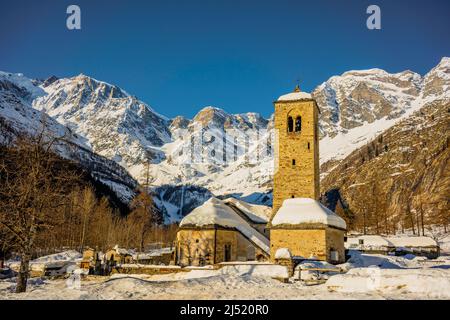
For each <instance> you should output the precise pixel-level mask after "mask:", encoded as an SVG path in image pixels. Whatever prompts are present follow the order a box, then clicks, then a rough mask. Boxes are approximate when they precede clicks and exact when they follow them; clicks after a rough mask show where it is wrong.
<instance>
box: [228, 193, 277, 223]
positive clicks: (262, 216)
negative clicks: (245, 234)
mask: <svg viewBox="0 0 450 320" xmlns="http://www.w3.org/2000/svg"><path fill="white" fill-rule="evenodd" d="M224 202H225V203H231V204H233V205H235V206H236V208H238V209H239V210H241V211H242V212H243V213H244V214H245V215H246V216H247V217H248V218H249V219H250V220H252V221H253V222H256V223H267V222H268V221H269V217H270V215H271V213H272V209H271V208H270V207H268V206H263V205H258V204H250V203H247V202H245V201H242V200H238V199H236V198H233V197H229V198H226V199H225V200H224Z"/></svg>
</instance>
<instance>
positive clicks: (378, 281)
mask: <svg viewBox="0 0 450 320" xmlns="http://www.w3.org/2000/svg"><path fill="white" fill-rule="evenodd" d="M319 264H323V267H324V268H327V269H328V268H329V267H330V266H328V265H327V264H326V263H319V262H316V263H305V264H304V267H315V268H317V267H320V266H319ZM337 267H340V268H342V269H343V270H344V271H346V273H341V274H337V273H331V274H329V276H328V275H325V277H324V274H320V275H319V274H317V278H320V279H327V278H328V280H326V282H325V283H322V284H318V285H306V284H305V283H303V282H300V281H297V280H295V279H294V277H292V278H290V279H289V282H288V283H283V282H281V281H279V280H276V279H274V278H272V277H285V276H286V270H285V269H284V267H282V266H279V265H273V264H268V263H248V262H247V263H240V264H237V263H227V264H224V266H223V267H222V268H220V269H218V270H214V269H212V268H210V267H203V268H191V269H190V271H186V272H178V273H171V274H164V275H152V276H150V275H125V274H114V275H112V276H111V277H88V278H87V279H85V280H82V281H78V282H77V281H73V279H70V278H69V279H41V278H33V279H31V280H30V281H29V288H28V292H26V293H21V294H16V293H14V287H15V283H14V281H15V279H14V278H11V279H6V280H0V299H151V300H155V299H194V300H202V299H271V300H272V299H450V256H441V257H440V258H438V259H436V260H428V259H426V258H423V257H415V256H413V255H408V256H405V257H391V256H383V255H369V254H360V253H358V252H356V251H355V252H352V257H351V258H350V259H349V261H347V262H346V263H345V264H342V265H339V266H337ZM303 272H304V271H302V273H303ZM307 273H308V278H314V272H313V271H307Z"/></svg>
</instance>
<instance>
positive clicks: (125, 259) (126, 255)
mask: <svg viewBox="0 0 450 320" xmlns="http://www.w3.org/2000/svg"><path fill="white" fill-rule="evenodd" d="M105 262H106V263H107V264H109V265H111V266H114V265H117V264H128V263H132V262H133V253H132V252H131V251H129V250H126V249H122V248H119V246H118V245H116V246H115V247H114V248H113V249H110V250H108V251H106V253H105Z"/></svg>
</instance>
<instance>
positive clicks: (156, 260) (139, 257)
mask: <svg viewBox="0 0 450 320" xmlns="http://www.w3.org/2000/svg"><path fill="white" fill-rule="evenodd" d="M174 251H175V249H174V248H161V249H153V250H150V251H149V252H137V253H135V254H133V262H134V263H137V264H146V265H169V264H170V262H171V261H172V258H173V253H174Z"/></svg>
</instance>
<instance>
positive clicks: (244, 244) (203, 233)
mask: <svg viewBox="0 0 450 320" xmlns="http://www.w3.org/2000/svg"><path fill="white" fill-rule="evenodd" d="M230 202H231V203H232V204H231V205H230ZM251 206H252V205H249V204H248V207H247V209H245V210H242V208H240V207H242V203H239V202H235V201H233V200H231V201H226V200H224V201H223V200H219V199H217V198H214V197H212V198H210V199H209V200H208V201H206V202H205V203H204V204H203V205H201V206H200V207H197V208H195V209H194V210H193V211H192V212H191V213H190V214H188V215H187V216H186V217H184V219H183V220H181V222H180V229H179V231H178V233H177V239H176V252H175V253H176V257H175V261H176V263H177V264H178V265H181V266H186V265H190V266H203V265H210V264H216V263H220V262H228V261H253V260H259V261H261V260H268V258H269V239H268V238H267V236H266V235H265V233H264V231H265V230H263V229H264V227H263V225H264V226H265V224H266V223H267V218H264V217H263V216H262V215H261V216H259V219H261V221H260V222H261V223H259V221H255V220H257V218H256V217H257V216H258V215H254V217H252V218H249V213H251V212H252V211H251ZM267 212H269V211H267ZM262 219H266V220H265V221H264V223H263V220H262Z"/></svg>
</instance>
